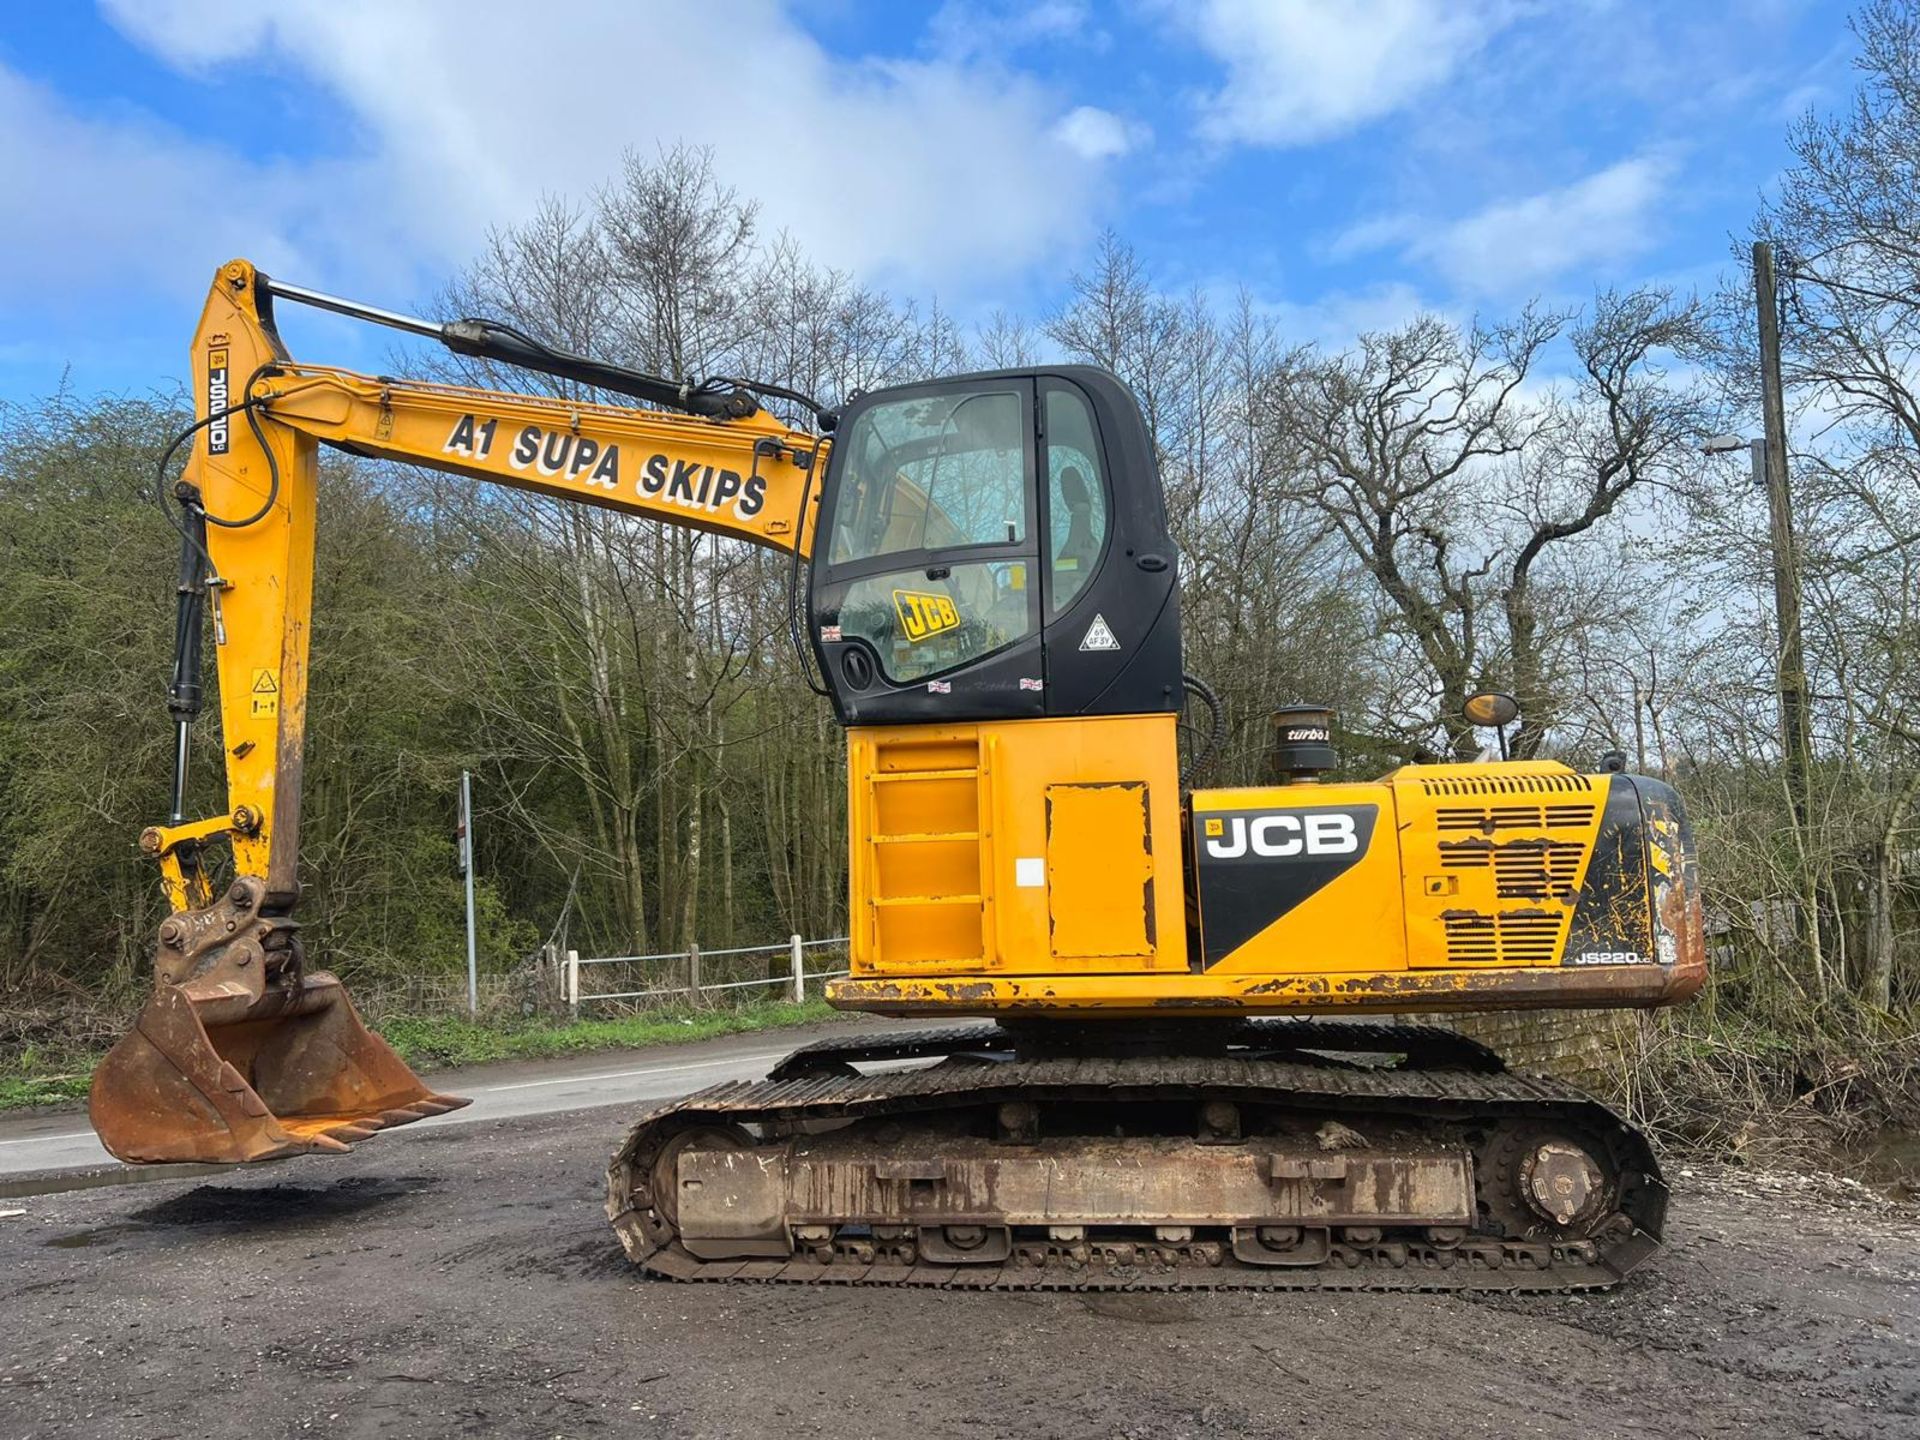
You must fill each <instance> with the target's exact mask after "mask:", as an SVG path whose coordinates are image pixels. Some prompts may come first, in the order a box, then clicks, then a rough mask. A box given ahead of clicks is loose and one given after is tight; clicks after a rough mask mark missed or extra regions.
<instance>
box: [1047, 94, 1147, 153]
mask: <svg viewBox="0 0 1920 1440" xmlns="http://www.w3.org/2000/svg"><path fill="white" fill-rule="evenodd" d="M1053 133H1054V137H1055V138H1056V139H1058V140H1059V141H1061V143H1063V144H1064V145H1065V146H1066V147H1067V148H1068V149H1069V150H1072V151H1073V152H1074V153H1075V154H1078V155H1082V156H1085V157H1086V158H1087V159H1088V160H1116V159H1118V158H1119V157H1120V156H1122V155H1125V154H1126V153H1127V152H1128V151H1130V150H1132V149H1133V148H1134V147H1135V146H1136V145H1138V144H1139V143H1140V142H1141V141H1143V140H1144V139H1146V137H1147V131H1146V127H1144V126H1142V125H1136V124H1132V123H1130V122H1128V121H1126V120H1123V119H1121V118H1120V117H1119V116H1118V115H1116V114H1114V113H1113V112H1112V111H1111V110H1101V109H1098V108H1097V107H1095V106H1092V105H1080V106H1076V107H1075V108H1074V109H1072V110H1069V111H1068V112H1067V113H1066V114H1065V115H1063V116H1062V117H1061V119H1060V123H1059V124H1058V125H1055V126H1054V127H1053Z"/></svg>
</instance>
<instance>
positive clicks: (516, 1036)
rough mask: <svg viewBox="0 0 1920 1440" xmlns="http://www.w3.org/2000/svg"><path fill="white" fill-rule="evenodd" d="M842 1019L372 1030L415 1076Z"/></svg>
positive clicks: (767, 1008) (745, 1015)
mask: <svg viewBox="0 0 1920 1440" xmlns="http://www.w3.org/2000/svg"><path fill="white" fill-rule="evenodd" d="M835 1018H844V1017H843V1015H842V1012H841V1011H838V1010H835V1009H834V1008H833V1007H832V1006H830V1005H828V1004H827V1003H826V1002H825V1001H824V1000H809V1001H806V1002H805V1003H804V1004H800V1005H795V1004H792V1003H790V1002H783V1003H780V1004H775V1005H744V1006H742V1007H741V1008H739V1009H738V1010H692V1011H678V1012H669V1013H665V1014H663V1013H660V1012H658V1011H655V1012H653V1013H650V1014H645V1015H629V1016H626V1017H624V1018H621V1019H614V1020H580V1021H576V1022H574V1023H572V1024H568V1023H566V1022H564V1021H556V1020H525V1021H516V1022H511V1023H507V1024H487V1023H485V1022H484V1021H473V1020H468V1019H465V1018H464V1017H460V1016H447V1015H434V1016H419V1015H411V1016H396V1017H391V1018H389V1019H386V1020H383V1021H381V1022H380V1023H379V1024H378V1025H375V1026H374V1027H373V1028H374V1029H375V1030H377V1031H379V1032H380V1034H381V1035H382V1036H383V1037H384V1038H385V1039H386V1042H387V1043H388V1044H389V1045H391V1046H393V1048H394V1049H395V1050H397V1051H399V1053H400V1058H401V1059H403V1060H405V1061H406V1062H407V1063H408V1064H409V1065H411V1066H413V1067H414V1069H416V1070H425V1069H433V1068H436V1067H439V1066H445V1065H480V1064H484V1063H486V1062H487V1061H490V1060H541V1059H545V1058H547V1057H549V1056H553V1055H575V1054H579V1053H582V1052H584V1051H588V1050H626V1049H641V1048H644V1047H647V1046H652V1045H672V1044H678V1043H682V1042H685V1041H689V1040H710V1039H712V1038H713V1037H715V1036H717V1035H738V1034H741V1033H743V1032H746V1031H749V1030H778V1029H781V1028H783V1027H785V1026H789V1025H809V1024H812V1023H813V1022H815V1021H817V1020H832V1019H835Z"/></svg>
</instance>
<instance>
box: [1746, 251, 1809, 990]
mask: <svg viewBox="0 0 1920 1440" xmlns="http://www.w3.org/2000/svg"><path fill="white" fill-rule="evenodd" d="M1753 295H1754V302H1755V304H1756V306H1757V307H1758V310H1759V316H1758V318H1759V322H1760V411H1761V420H1762V422H1763V431H1762V433H1763V435H1764V437H1765V438H1764V440H1763V442H1762V445H1761V459H1762V460H1763V462H1764V470H1765V480H1766V489H1767V519H1768V522H1769V528H1770V530H1771V541H1772V543H1771V549H1772V551H1773V611H1774V620H1775V623H1776V625H1777V627H1778V629H1779V659H1778V664H1777V666H1776V672H1775V673H1776V676H1777V679H1778V685H1779V692H1780V747H1781V750H1782V753H1783V755H1784V758H1785V760H1786V772H1787V802H1788V804H1789V806H1790V807H1791V808H1792V812H1793V827H1794V837H1795V839H1796V840H1797V841H1798V842H1799V847H1800V866H1801V871H1802V874H1803V878H1804V881H1805V885H1804V892H1803V899H1802V908H1803V911H1804V913H1803V914H1802V916H1801V931H1802V934H1803V936H1804V938H1805V940H1806V942H1807V947H1808V951H1809V957H1810V958H1811V960H1812V961H1813V967H1814V973H1815V975H1816V976H1818V977H1819V978H1820V979H1821V981H1822V983H1823V984H1824V981H1825V967H1824V966H1823V965H1822V964H1821V959H1820V925H1819V911H1818V897H1817V893H1816V888H1815V886H1814V883H1813V866H1812V863H1811V859H1812V857H1811V854H1810V846H1809V844H1808V835H1807V824H1808V820H1809V818H1810V817H1811V815H1812V811H1813V801H1812V793H1811V789H1810V786H1811V780H1812V771H1813V753H1812V741H1811V733H1810V726H1809V722H1808V711H1809V709H1810V708H1811V706H1810V705H1809V703H1808V696H1807V667H1806V660H1805V652H1804V649H1803V647H1802V643H1801V635H1800V565H1799V551H1798V549H1797V548H1796V542H1795V540H1794V534H1793V495H1792V492H1791V491H1790V490H1788V488H1787V406H1786V395H1785V389H1784V387H1783V385H1782V383H1781V379H1780V302H1779V297H1778V292H1777V290H1776V289H1775V286H1774V275H1773V246H1771V245H1769V244H1768V243H1767V242H1766V241H1764V240H1756V241H1755V242H1754V246H1753Z"/></svg>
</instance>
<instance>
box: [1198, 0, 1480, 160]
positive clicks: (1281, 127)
mask: <svg viewBox="0 0 1920 1440" xmlns="http://www.w3.org/2000/svg"><path fill="white" fill-rule="evenodd" d="M1165 9H1166V13H1167V14H1168V15H1169V17H1170V18H1171V19H1172V20H1173V22H1174V23H1175V24H1176V25H1178V26H1180V27H1181V28H1183V29H1185V30H1186V31H1188V32H1189V33H1190V34H1191V35H1192V37H1193V38H1194V39H1195V40H1196V41H1197V42H1198V43H1199V45H1200V46H1201V48H1202V49H1203V50H1205V51H1206V52H1207V53H1208V54H1209V55H1211V56H1212V57H1213V58H1215V59H1216V60H1218V61H1219V62H1220V63H1221V64H1222V65H1224V66H1225V67H1226V72H1227V73H1226V83H1225V84H1224V85H1223V86H1222V87H1221V88H1220V89H1219V90H1218V91H1217V92H1215V93H1213V94H1211V95H1209V96H1208V97H1207V98H1206V100H1205V101H1204V104H1203V115H1202V121H1201V128H1202V130H1203V132H1204V133H1206V134H1207V135H1208V136H1209V137H1211V138H1212V139H1215V140H1221V141H1226V142H1230V143H1235V142H1237V143H1249V144H1259V145H1301V144H1307V143H1310V142H1312V141H1316V140H1324V139H1328V138H1330V137H1333V136H1336V135H1340V134H1344V133H1345V132H1347V131H1350V130H1353V129H1356V128H1357V127H1359V126H1361V125H1363V124H1365V123H1367V122H1368V121H1371V120H1377V119H1379V118H1380V117H1381V116H1383V115H1389V114H1391V113H1393V112H1394V111H1396V110H1399V109H1401V108H1402V107H1403V106H1405V105H1407V104H1408V103H1409V102H1411V101H1413V100H1414V99H1416V98H1417V97H1419V96H1420V95H1422V94H1424V93H1426V92H1427V91H1430V90H1432V89H1433V88H1435V87H1436V86H1438V85H1439V84H1440V83H1441V82H1443V81H1445V80H1446V79H1448V78H1449V77H1450V76H1451V75H1453V74H1454V72H1455V71H1456V70H1457V69H1458V68H1459V67H1460V66H1461V64H1462V63H1463V62H1464V61H1466V60H1467V59H1468V58H1469V57H1471V56H1472V55H1473V54H1474V53H1475V52H1476V51H1477V50H1479V49H1480V47H1481V46H1482V45H1484V44H1485V43H1486V42H1487V41H1488V40H1489V39H1491V38H1492V36H1493V35H1494V34H1495V33H1496V32H1497V31H1499V30H1500V29H1502V28H1503V27H1504V26H1505V25H1506V24H1507V22H1508V20H1509V19H1510V18H1511V13H1512V12H1511V8H1510V6H1509V5H1508V4H1506V3H1504V0H1482V3H1478V4H1473V5H1457V4H1449V3H1447V0H1342V3H1340V4H1327V3H1325V0H1184V3H1183V0H1174V3H1172V4H1170V5H1168V6H1166V7H1165Z"/></svg>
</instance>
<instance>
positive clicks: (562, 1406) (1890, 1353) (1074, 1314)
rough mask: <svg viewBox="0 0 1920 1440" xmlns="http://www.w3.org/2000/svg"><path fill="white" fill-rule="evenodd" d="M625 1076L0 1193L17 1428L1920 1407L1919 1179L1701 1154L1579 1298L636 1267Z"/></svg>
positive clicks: (1719, 1415)
mask: <svg viewBox="0 0 1920 1440" xmlns="http://www.w3.org/2000/svg"><path fill="white" fill-rule="evenodd" d="M622 1119H623V1115H622V1112H621V1111H620V1110H618V1109H612V1110H595V1111H586V1112H581V1113H578V1114H574V1115H569V1116H543V1117H538V1118H534V1119H527V1120H511V1121H501V1122H496V1123H491V1124H476V1125H470V1126H465V1127H460V1128H447V1129H442V1130H434V1129H431V1128H427V1129H423V1130H418V1131H413V1132H408V1133H403V1134H396V1135H393V1136H388V1137H382V1138H380V1139H378V1140H376V1141H374V1142H372V1143H369V1144H367V1145H364V1146H362V1147H361V1148H360V1150H359V1151H357V1152H356V1153H355V1154H354V1155H352V1156H350V1157H347V1158H344V1159H338V1160H326V1159H303V1160H298V1161H292V1162H288V1163H286V1164H282V1165H278V1166H274V1167H268V1168H265V1169H262V1170H257V1171H252V1172H248V1173H246V1174H244V1175H241V1174H235V1175H232V1176H222V1177H220V1178H217V1179H214V1180H198V1181H192V1180H184V1181H175V1182H168V1183H165V1184H158V1185H143V1186H136V1187H122V1188H116V1189H110V1190H93V1191H85V1192H77V1193H70V1194H65V1195H57V1196H48V1197H40V1198H35V1199H29V1200H17V1201H6V1202H0V1209H7V1208H13V1207H16V1206H18V1207H24V1208H25V1210H26V1212H27V1213H26V1214H24V1215H18V1216H12V1217H9V1218H3V1219H0V1317H4V1324H0V1437H12V1436H33V1437H60V1436H73V1437H81V1436H85V1437H113V1436H129V1437H142V1440H157V1437H164V1436H182V1437H194V1436H203V1435H204V1436H245V1437H249V1440H260V1437H268V1436H278V1435H287V1434H301V1433H305V1432H308V1431H318V1432H324V1433H327V1434H329V1435H337V1436H415V1435H451V1434H486V1435H511V1436H587V1435H596V1434H621V1435H672V1436H759V1435H768V1436H787V1437H805V1436H833V1437H860V1436H914V1437H935V1436H1002V1435H1009V1436H1010V1435H1018V1436H1022V1437H1050V1436H1099V1437H1137V1440H1161V1437H1175V1436H1212V1435H1324V1434H1332V1433H1338V1434H1351V1435H1375V1434H1378V1435H1391V1436H1395V1437H1409V1440H1411V1437H1427V1436H1432V1437H1443V1436H1444V1437H1453V1436H1462V1435H1543V1436H1545V1435H1550V1436H1554V1437H1556V1440H1564V1437H1567V1436H1580V1437H1595V1436H1611V1435H1661V1436H1693V1435H1741V1436H1763V1435H1767V1436H1771V1435H1781V1436H1787V1435H1793V1436H1800V1435H1823V1436H1825V1435H1832V1436H1893V1435H1899V1436H1920V1212H1916V1211H1915V1209H1914V1207H1912V1206H1911V1205H1908V1206H1905V1207H1901V1206H1896V1205H1894V1204H1891V1203H1890V1202H1888V1201H1886V1200H1884V1199H1882V1198H1880V1197H1878V1196H1876V1195H1874V1194H1873V1193H1872V1192H1870V1191H1868V1190H1866V1189H1864V1188H1861V1187H1859V1186H1857V1185H1853V1184H1851V1183H1850V1182H1839V1181H1831V1180H1817V1179H1812V1180H1810V1179H1803V1178H1796V1177H1791V1176H1785V1175H1779V1174H1756V1173H1752V1172H1746V1171H1735V1170H1723V1169H1707V1168H1696V1169H1693V1170H1690V1171H1682V1172H1681V1173H1679V1174H1678V1175H1677V1176H1676V1181H1677V1194H1676V1196H1675V1204H1674V1217H1675V1219H1674V1224H1673V1233H1672V1234H1671V1236H1670V1238H1671V1241H1672V1243H1671V1245H1670V1248H1669V1249H1668V1250H1667V1251H1666V1252H1665V1254H1664V1255H1663V1256H1661V1257H1660V1258H1659V1259H1658V1260H1656V1261H1655V1262H1653V1264H1652V1266H1651V1268H1650V1269H1648V1270H1643V1271H1642V1272H1641V1273H1639V1274H1637V1275H1636V1276H1634V1277H1633V1278H1632V1279H1631V1280H1630V1281H1629V1282H1628V1283H1627V1284H1626V1285H1625V1286H1623V1287H1622V1288H1620V1289H1618V1290H1616V1291H1613V1292H1610V1293H1606V1294H1601V1295H1589V1296H1565V1297H1532V1298H1516V1297H1480V1298H1475V1297H1459V1296H1393V1295H1297V1294H1288V1295H1235V1294H1231V1293H1220V1294H1190V1295H1151V1294H1133V1295H1129V1294H1105V1295H1100V1294H1083V1295H1076V1294H1030V1295H1005V1294H974V1293H955V1292H939V1291H918V1290H901V1291H885V1290H872V1291H863V1290H850V1289H840V1288H833V1289H825V1288H822V1289H803V1288H791V1287H778V1286H753V1287H744V1286H743V1287H730V1286H711V1285H708V1286H688V1285H674V1284H671V1283H667V1282H661V1281H649V1280H644V1279H641V1278H640V1277H639V1276H637V1275H636V1274H635V1273H634V1272H633V1271H632V1270H631V1269H630V1268H629V1267H628V1266H627V1264H626V1262H625V1261H624V1260H623V1259H622V1257H621V1256H620V1254H619V1251H618V1248H617V1246H616V1245H615V1243H614V1241H613V1238H612V1236H611V1234H610V1233H609V1232H608V1230H607V1228H606V1224H605V1222H604V1220H603V1219H602V1217H601V1213H600V1202H601V1195H600V1179H599V1175H600V1169H601V1166H602V1164H603V1163H604V1158H605V1156H606V1154H607V1153H608V1152H609V1150H610V1149H611V1148H612V1147H613V1145H614V1143H615V1141H616V1139H617V1138H618V1135H619V1133H620V1131H621V1129H622Z"/></svg>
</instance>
